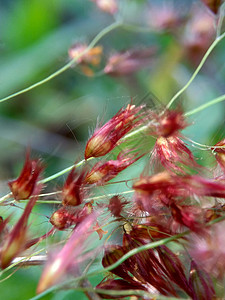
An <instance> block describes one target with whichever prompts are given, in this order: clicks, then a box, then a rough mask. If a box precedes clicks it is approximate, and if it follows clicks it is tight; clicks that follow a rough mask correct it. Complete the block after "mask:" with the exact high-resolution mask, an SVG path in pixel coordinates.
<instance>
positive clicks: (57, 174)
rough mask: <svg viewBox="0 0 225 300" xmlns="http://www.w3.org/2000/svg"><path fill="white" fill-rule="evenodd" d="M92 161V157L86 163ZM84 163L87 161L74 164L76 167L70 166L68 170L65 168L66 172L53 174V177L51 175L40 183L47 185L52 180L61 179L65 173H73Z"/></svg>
mask: <svg viewBox="0 0 225 300" xmlns="http://www.w3.org/2000/svg"><path fill="white" fill-rule="evenodd" d="M91 159H92V157H91V158H89V159H87V160H86V161H88V160H91ZM84 163H85V159H83V160H81V161H80V162H78V163H77V164H74V165H72V166H70V167H68V168H65V169H64V170H62V171H60V172H57V173H55V174H53V175H51V176H49V177H47V178H44V179H42V180H40V181H39V183H46V182H48V181H51V180H53V179H55V178H57V177H59V176H61V175H64V174H65V173H67V172H69V171H71V170H72V169H73V168H74V167H75V168H77V167H80V166H82V165H83V164H84Z"/></svg>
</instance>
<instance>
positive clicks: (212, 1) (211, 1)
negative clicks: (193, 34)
mask: <svg viewBox="0 0 225 300" xmlns="http://www.w3.org/2000/svg"><path fill="white" fill-rule="evenodd" d="M202 2H203V3H204V4H205V5H206V6H207V7H208V8H209V9H210V10H211V11H212V12H213V13H214V14H217V13H218V11H219V9H220V6H221V5H222V2H223V0H202Z"/></svg>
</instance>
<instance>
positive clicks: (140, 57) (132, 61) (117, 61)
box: [104, 47, 156, 77]
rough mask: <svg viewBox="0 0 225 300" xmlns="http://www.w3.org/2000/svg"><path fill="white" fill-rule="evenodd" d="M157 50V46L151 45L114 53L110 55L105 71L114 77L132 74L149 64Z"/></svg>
mask: <svg viewBox="0 0 225 300" xmlns="http://www.w3.org/2000/svg"><path fill="white" fill-rule="evenodd" d="M155 52H156V50H155V48H153V47H151V48H146V49H130V50H128V51H126V52H122V53H116V54H113V55H112V56H111V57H109V59H108V62H107V64H106V66H105V68H104V72H105V74H107V75H110V76H113V77H118V76H127V75H131V74H133V73H135V72H137V71H138V70H140V69H142V68H145V67H147V66H149V65H150V63H151V62H152V60H151V59H152V58H153V55H154V54H155Z"/></svg>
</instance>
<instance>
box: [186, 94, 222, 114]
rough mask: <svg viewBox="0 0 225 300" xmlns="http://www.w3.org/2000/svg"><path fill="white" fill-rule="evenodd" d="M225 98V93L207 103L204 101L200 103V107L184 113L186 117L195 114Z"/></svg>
mask: <svg viewBox="0 0 225 300" xmlns="http://www.w3.org/2000/svg"><path fill="white" fill-rule="evenodd" d="M224 100H225V95H222V96H220V97H218V98H215V99H213V100H211V101H209V102H207V103H204V104H202V105H200V106H199V107H196V108H194V109H192V110H190V111H188V112H186V113H185V114H184V115H185V117H189V116H191V115H194V114H196V113H198V112H200V111H202V110H203V109H206V108H208V107H210V106H212V105H214V104H216V103H219V102H222V101H224Z"/></svg>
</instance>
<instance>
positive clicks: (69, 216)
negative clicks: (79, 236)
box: [50, 203, 92, 230]
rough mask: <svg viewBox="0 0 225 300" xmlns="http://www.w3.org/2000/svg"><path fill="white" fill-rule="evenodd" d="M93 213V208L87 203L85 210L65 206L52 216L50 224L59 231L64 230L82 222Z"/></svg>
mask: <svg viewBox="0 0 225 300" xmlns="http://www.w3.org/2000/svg"><path fill="white" fill-rule="evenodd" d="M91 212H92V206H91V204H90V203H86V204H85V205H84V207H83V208H81V207H74V206H64V207H61V208H60V209H58V210H57V211H55V212H54V213H53V214H52V216H51V218H50V222H51V224H52V225H53V226H55V227H56V228H57V229H58V230H64V229H67V228H69V227H71V226H72V225H76V224H77V223H80V222H82V220H83V219H85V218H86V217H87V216H88V215H90V214H91Z"/></svg>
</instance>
